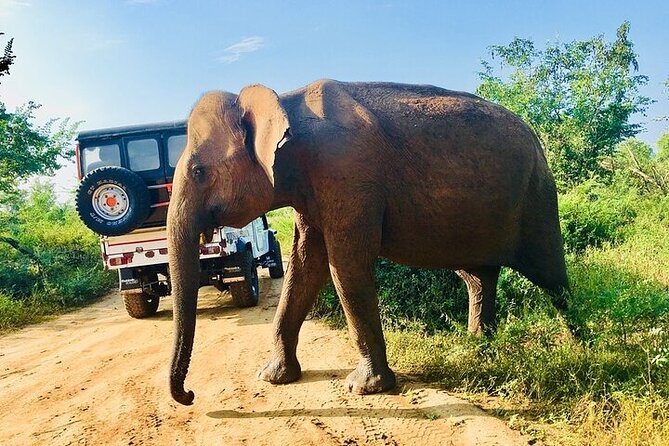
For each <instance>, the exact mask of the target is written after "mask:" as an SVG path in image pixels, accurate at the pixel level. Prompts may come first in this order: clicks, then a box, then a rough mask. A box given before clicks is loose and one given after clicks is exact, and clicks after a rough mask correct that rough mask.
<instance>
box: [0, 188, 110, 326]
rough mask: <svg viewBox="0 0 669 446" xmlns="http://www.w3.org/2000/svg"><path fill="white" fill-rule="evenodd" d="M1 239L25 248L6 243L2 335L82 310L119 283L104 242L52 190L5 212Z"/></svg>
mask: <svg viewBox="0 0 669 446" xmlns="http://www.w3.org/2000/svg"><path fill="white" fill-rule="evenodd" d="M0 235H2V236H3V237H8V238H10V239H12V240H13V243H18V245H19V246H20V247H21V249H20V250H18V249H15V248H14V247H13V246H12V245H11V244H9V243H0V331H7V330H11V329H15V328H18V327H21V326H24V325H27V324H30V323H34V322H38V321H40V320H42V319H43V318H44V317H47V316H49V315H51V314H57V313H61V312H63V311H67V310H68V309H71V308H75V307H79V306H82V305H84V304H86V303H87V302H90V301H92V300H94V299H96V298H98V297H100V296H102V295H104V294H105V293H107V292H108V291H109V289H111V288H112V287H113V286H114V285H115V283H116V280H115V274H113V273H110V272H108V271H103V268H102V261H101V258H100V244H99V243H100V241H99V238H98V237H97V236H96V235H95V234H93V232H91V231H90V230H89V229H87V228H86V227H85V226H84V225H83V224H82V223H81V221H80V220H79V217H78V216H77V214H76V211H75V210H74V209H73V207H72V206H71V205H67V204H65V205H60V204H58V203H57V202H56V200H55V197H54V195H53V188H51V187H50V186H49V185H48V184H37V185H36V186H35V187H34V189H33V190H32V191H31V193H30V194H20V195H18V196H16V197H10V201H9V204H7V205H5V207H0ZM26 253H30V255H28V254H26Z"/></svg>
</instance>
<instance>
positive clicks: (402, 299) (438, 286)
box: [313, 259, 468, 332]
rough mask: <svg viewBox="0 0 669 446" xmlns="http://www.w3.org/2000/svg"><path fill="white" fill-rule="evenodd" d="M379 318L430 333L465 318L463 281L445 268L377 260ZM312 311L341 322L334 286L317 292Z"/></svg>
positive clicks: (462, 321)
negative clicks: (433, 268) (431, 268)
mask: <svg viewBox="0 0 669 446" xmlns="http://www.w3.org/2000/svg"><path fill="white" fill-rule="evenodd" d="M375 276H376V287H377V294H378V297H379V306H380V309H381V318H382V320H383V322H384V324H385V325H386V326H394V327H396V328H397V327H405V326H413V325H415V324H416V323H419V324H421V326H422V327H423V329H425V330H426V331H428V332H434V331H436V330H439V329H445V328H449V327H453V326H456V327H457V326H461V325H462V324H464V323H466V321H467V305H468V304H467V293H466V288H465V286H464V284H463V282H462V281H461V280H460V279H459V278H458V277H457V276H456V275H455V273H453V272H452V271H449V270H444V269H438V270H429V269H421V268H412V267H408V266H404V265H398V264H396V263H393V262H391V261H390V260H387V259H379V260H378V261H377V263H376V269H375ZM313 313H314V314H315V315H317V316H320V317H330V318H331V319H334V321H335V322H336V323H340V324H342V325H343V322H344V318H343V313H342V310H341V306H340V304H339V299H338V297H337V294H336V291H335V289H334V287H333V286H332V285H331V284H330V285H328V286H327V287H326V288H325V289H324V290H323V291H322V292H321V294H320V296H319V298H318V301H317V303H316V306H315V308H314V311H313Z"/></svg>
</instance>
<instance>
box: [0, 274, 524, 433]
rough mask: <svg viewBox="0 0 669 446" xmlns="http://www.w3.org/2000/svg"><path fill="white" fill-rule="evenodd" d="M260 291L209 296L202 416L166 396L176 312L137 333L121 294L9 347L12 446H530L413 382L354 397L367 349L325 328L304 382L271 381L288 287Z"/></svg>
mask: <svg viewBox="0 0 669 446" xmlns="http://www.w3.org/2000/svg"><path fill="white" fill-rule="evenodd" d="M261 287H262V289H263V293H262V295H261V301H260V305H259V306H258V307H256V308H251V309H237V308H234V307H232V306H231V305H230V301H229V299H228V298H227V295H221V294H219V293H216V292H214V291H213V289H212V291H209V292H207V291H206V290H202V293H201V298H200V304H199V309H198V327H197V332H196V339H195V349H194V353H193V361H192V363H191V368H190V373H189V375H188V378H187V380H186V386H187V388H189V389H193V390H194V391H195V395H196V396H195V404H194V405H193V406H190V407H183V406H180V405H178V404H175V403H174V402H172V400H171V398H170V396H169V392H168V388H167V367H168V363H169V357H170V349H171V346H172V321H171V319H172V312H171V301H170V300H169V299H165V300H164V301H163V302H162V303H161V307H160V310H159V312H158V314H157V316H155V317H153V318H151V319H146V320H133V319H131V318H130V317H128V316H127V315H126V313H125V310H124V308H123V303H122V300H121V298H120V296H119V295H118V294H113V295H111V296H109V297H107V298H105V299H103V300H102V301H100V302H98V303H96V304H94V305H92V306H89V307H87V308H84V309H82V310H80V311H77V312H74V313H71V314H68V315H65V316H62V317H59V318H57V319H55V320H52V321H49V322H46V323H44V324H40V325H36V326H31V327H28V328H26V329H23V330H21V331H19V332H16V333H12V334H9V335H5V336H2V337H0V444H2V445H29V444H44V445H70V444H86V445H88V444H90V445H108V444H109V445H111V444H114V445H116V444H118V445H121V444H122V445H154V444H156V445H163V444H164V445H174V444H183V445H191V444H202V445H219V444H220V445H237V444H248V445H287V444H290V445H319V446H326V445H422V446H427V445H450V444H453V445H493V444H497V445H511V444H527V439H525V438H523V437H521V435H520V434H519V433H517V432H515V431H512V430H510V429H509V428H508V427H507V426H506V425H505V423H503V422H502V421H500V420H497V419H495V418H491V417H488V416H486V415H485V413H483V412H482V411H481V410H479V409H477V408H476V407H474V406H472V405H470V404H468V403H467V402H464V401H462V400H460V399H457V398H455V397H452V396H449V395H448V394H446V393H445V392H443V391H439V390H435V389H433V388H430V387H428V386H426V385H424V384H421V383H420V382H416V381H414V380H412V379H410V378H408V377H405V376H402V375H400V376H399V386H398V390H397V391H396V392H395V393H391V394H383V395H369V396H364V397H361V396H356V395H352V394H349V393H348V392H347V391H346V390H345V388H344V379H345V377H346V375H347V373H348V372H349V371H350V370H351V369H352V368H353V367H354V365H355V362H356V355H355V352H354V349H353V347H352V346H351V345H350V344H349V343H348V341H346V339H345V337H344V336H343V335H342V334H341V333H338V332H336V331H332V330H330V329H328V328H326V327H325V326H323V325H322V324H320V323H317V322H313V321H307V322H306V323H305V325H304V327H303V329H302V334H301V341H300V348H299V351H298V357H299V358H300V361H301V364H302V368H303V370H304V372H303V377H302V379H301V380H300V381H298V382H297V383H294V384H289V385H284V386H272V385H270V384H268V383H266V382H263V381H258V380H257V379H256V378H255V372H256V370H257V369H258V368H259V367H260V366H261V365H262V363H263V362H264V361H265V360H266V359H267V358H268V355H269V348H270V333H271V321H272V317H273V315H274V310H275V307H276V303H277V299H278V296H279V293H280V289H281V281H280V280H271V279H269V278H263V279H261Z"/></svg>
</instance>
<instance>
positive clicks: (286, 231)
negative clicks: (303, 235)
mask: <svg viewBox="0 0 669 446" xmlns="http://www.w3.org/2000/svg"><path fill="white" fill-rule="evenodd" d="M294 212H295V211H294V210H293V208H289V207H286V208H281V209H276V210H273V211H270V212H268V213H267V222H268V223H269V226H270V228H272V229H274V230H276V231H277V233H276V237H277V240H278V241H279V243H280V244H281V250H282V252H283V255H284V256H287V255H288V254H289V253H290V249H291V248H292V246H293V213H294Z"/></svg>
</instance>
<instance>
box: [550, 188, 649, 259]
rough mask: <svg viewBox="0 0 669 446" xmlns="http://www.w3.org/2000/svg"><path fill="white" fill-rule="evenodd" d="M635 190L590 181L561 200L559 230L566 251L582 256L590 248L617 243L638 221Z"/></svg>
mask: <svg viewBox="0 0 669 446" xmlns="http://www.w3.org/2000/svg"><path fill="white" fill-rule="evenodd" d="M637 199H638V195H637V194H636V193H635V191H634V190H629V191H627V193H626V191H624V190H616V189H614V188H610V187H607V186H606V185H604V184H602V183H601V182H599V181H597V180H595V179H592V180H588V181H586V182H584V183H582V184H580V185H578V186H576V187H574V188H573V189H571V190H570V191H568V192H567V193H565V194H563V195H561V196H560V200H559V207H560V226H561V230H562V238H563V240H564V245H565V249H566V250H567V251H571V252H583V251H584V250H585V249H586V248H588V247H601V246H603V245H604V244H605V243H615V242H617V241H619V240H620V239H621V238H622V237H623V236H624V233H623V232H624V228H625V225H627V224H628V223H630V222H631V221H633V220H634V218H635V217H636V211H635V206H634V202H635V200H637Z"/></svg>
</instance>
